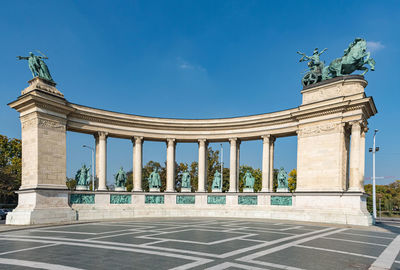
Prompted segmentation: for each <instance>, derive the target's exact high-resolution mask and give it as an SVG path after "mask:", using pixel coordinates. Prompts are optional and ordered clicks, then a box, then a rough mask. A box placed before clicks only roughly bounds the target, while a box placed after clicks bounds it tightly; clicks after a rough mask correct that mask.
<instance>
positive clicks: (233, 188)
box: [229, 138, 238, 192]
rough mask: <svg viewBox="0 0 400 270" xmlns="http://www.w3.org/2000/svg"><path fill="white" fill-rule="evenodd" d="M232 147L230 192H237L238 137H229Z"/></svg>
mask: <svg viewBox="0 0 400 270" xmlns="http://www.w3.org/2000/svg"><path fill="white" fill-rule="evenodd" d="M229 142H230V144H231V149H230V170H229V171H230V174H229V192H237V189H236V187H237V153H238V152H237V138H232V139H229Z"/></svg>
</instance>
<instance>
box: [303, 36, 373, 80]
mask: <svg viewBox="0 0 400 270" xmlns="http://www.w3.org/2000/svg"><path fill="white" fill-rule="evenodd" d="M325 50H326V49H324V50H322V51H321V52H318V48H317V49H315V50H314V53H313V55H311V56H307V55H306V54H304V53H302V52H297V53H298V54H300V55H302V57H301V59H300V61H299V62H304V61H309V62H308V63H307V66H308V67H309V69H308V72H307V73H306V74H305V75H304V76H303V79H302V80H301V82H302V84H303V86H309V85H311V84H315V83H318V82H321V81H325V80H328V79H332V78H335V77H339V76H343V75H348V74H351V73H353V72H354V71H356V70H363V71H364V72H363V73H362V74H361V75H363V76H364V75H365V73H367V72H368V70H369V69H368V68H367V67H365V66H364V65H369V66H370V67H371V71H374V70H375V60H374V59H373V58H371V57H370V56H371V53H370V52H367V42H366V41H365V39H362V38H355V39H354V41H353V42H351V43H350V44H349V46H348V47H347V49H346V50H344V55H343V56H342V57H340V58H336V59H335V60H333V61H332V62H331V63H330V64H329V66H325V64H324V62H322V61H320V59H319V57H320V55H321V54H322V53H323V52H324V51H325Z"/></svg>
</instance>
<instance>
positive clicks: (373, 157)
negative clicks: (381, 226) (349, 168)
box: [369, 129, 379, 220]
mask: <svg viewBox="0 0 400 270" xmlns="http://www.w3.org/2000/svg"><path fill="white" fill-rule="evenodd" d="M377 132H378V130H377V129H375V131H374V144H373V147H372V148H370V149H369V152H372V209H373V210H372V211H373V216H374V219H375V220H376V189H375V153H376V152H378V151H379V147H376V146H375V136H376V133H377Z"/></svg>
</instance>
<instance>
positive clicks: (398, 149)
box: [0, 0, 400, 183]
mask: <svg viewBox="0 0 400 270" xmlns="http://www.w3.org/2000/svg"><path fill="white" fill-rule="evenodd" d="M399 25H400V3H399V2H398V1H384V2H383V1H362V2H360V1H330V2H328V1H214V0H213V1H61V0H58V1H5V2H3V3H2V8H1V10H0V33H1V41H2V42H1V43H0V50H1V52H2V54H1V60H2V65H0V74H1V75H2V76H1V80H0V89H1V93H2V95H1V96H0V117H1V118H0V120H1V125H0V134H4V135H7V136H9V137H17V138H20V123H19V119H18V113H17V112H15V111H13V110H12V109H10V108H9V107H7V105H6V104H7V103H8V102H10V101H12V100H14V99H16V98H17V97H18V95H19V93H20V90H22V89H23V88H25V87H26V86H27V81H28V80H29V79H30V78H31V74H30V72H29V69H28V66H27V63H26V61H17V60H16V58H15V56H17V55H27V53H28V52H29V51H32V50H34V49H38V50H40V51H43V52H45V53H46V54H47V55H48V56H49V58H50V59H49V60H48V61H47V64H48V66H49V68H50V71H51V73H52V76H53V78H54V80H55V81H56V82H57V83H58V86H57V87H58V89H59V90H60V91H61V92H62V93H63V94H64V95H65V97H66V98H67V100H69V101H70V102H73V103H78V104H83V105H87V106H92V107H97V108H102V109H107V110H113V111H119V112H125V113H131V114H138V115H147V116H159V117H177V118H214V117H232V116H241V115H251V114H259V113H267V112H272V111H277V110H283V109H288V108H293V107H297V106H299V105H300V103H301V94H300V90H301V88H302V87H301V84H300V79H301V76H302V75H301V72H302V71H303V70H304V69H306V66H305V64H304V63H298V60H299V55H297V54H296V51H298V50H300V51H303V52H306V53H307V54H311V52H312V50H313V49H314V48H315V47H319V48H321V49H322V48H325V47H326V48H328V50H327V51H326V52H325V53H324V54H323V56H322V57H321V58H322V59H323V60H325V61H326V62H330V61H331V60H333V59H334V58H336V57H340V56H341V55H342V53H343V50H344V49H345V48H346V47H347V45H348V44H349V43H350V42H351V41H352V40H353V39H354V38H355V37H363V38H365V39H367V41H368V42H369V49H370V51H371V52H372V56H373V57H374V58H375V60H376V63H377V64H376V71H375V72H370V73H368V74H367V75H366V79H367V80H368V82H369V85H368V86H367V88H366V94H367V95H368V96H373V97H374V100H375V103H376V106H377V108H378V111H379V113H378V114H377V115H376V116H374V117H373V118H371V119H370V120H369V127H370V132H368V134H367V142H366V143H367V148H368V147H370V146H371V144H372V134H373V130H374V129H379V130H380V131H379V133H378V135H377V144H378V145H379V146H380V149H381V150H380V152H379V153H378V154H377V176H391V177H389V178H386V179H385V180H380V181H379V182H380V183H386V182H390V181H393V180H394V178H393V177H395V178H397V179H400V172H399V170H398V168H399V165H400V143H399V141H398V138H399V135H398V134H399V131H400V128H399V116H400V109H399V105H398V101H399V100H400V93H399V87H398V78H399V64H398V63H399V60H400V57H399V56H400V46H399V44H400V31H399ZM83 144H88V145H93V144H94V140H93V137H91V136H89V135H83V134H76V133H70V132H69V133H68V135H67V148H68V153H67V175H68V176H69V177H73V175H74V173H75V171H76V170H77V169H78V167H80V166H81V164H82V163H87V164H88V163H90V152H89V151H88V150H86V149H83V148H82V145H83ZM211 146H213V147H214V148H215V149H217V148H219V145H218V144H213V145H211ZM241 146H242V148H241V164H248V165H252V166H254V167H260V166H261V150H262V149H261V148H262V145H261V141H253V142H244V143H242V145H241ZM224 149H225V164H229V147H228V144H227V143H225V144H224ZM296 152H297V143H296V137H291V138H283V139H279V140H278V141H277V143H276V152H275V167H281V166H283V167H285V168H286V169H287V170H291V169H292V168H295V167H296ZM165 156H166V146H165V143H161V142H160V143H156V142H145V144H144V162H147V161H149V160H156V161H160V162H164V161H165ZM196 159H197V146H196V144H178V146H177V161H178V162H191V161H193V160H196ZM131 164H132V144H131V142H130V141H128V140H120V139H112V138H111V139H109V144H108V181H109V182H112V175H113V174H114V173H116V171H117V170H118V168H119V167H120V166H121V165H122V166H124V168H125V169H128V170H130V169H131V168H132V165H131ZM371 164H372V159H371V154H369V153H368V151H367V153H366V176H371V172H372V169H371Z"/></svg>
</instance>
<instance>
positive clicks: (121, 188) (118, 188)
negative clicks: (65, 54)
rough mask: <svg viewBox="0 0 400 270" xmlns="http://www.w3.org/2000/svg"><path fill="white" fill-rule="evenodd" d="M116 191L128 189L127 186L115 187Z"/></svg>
mask: <svg viewBox="0 0 400 270" xmlns="http://www.w3.org/2000/svg"><path fill="white" fill-rule="evenodd" d="M115 191H126V187H115Z"/></svg>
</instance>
